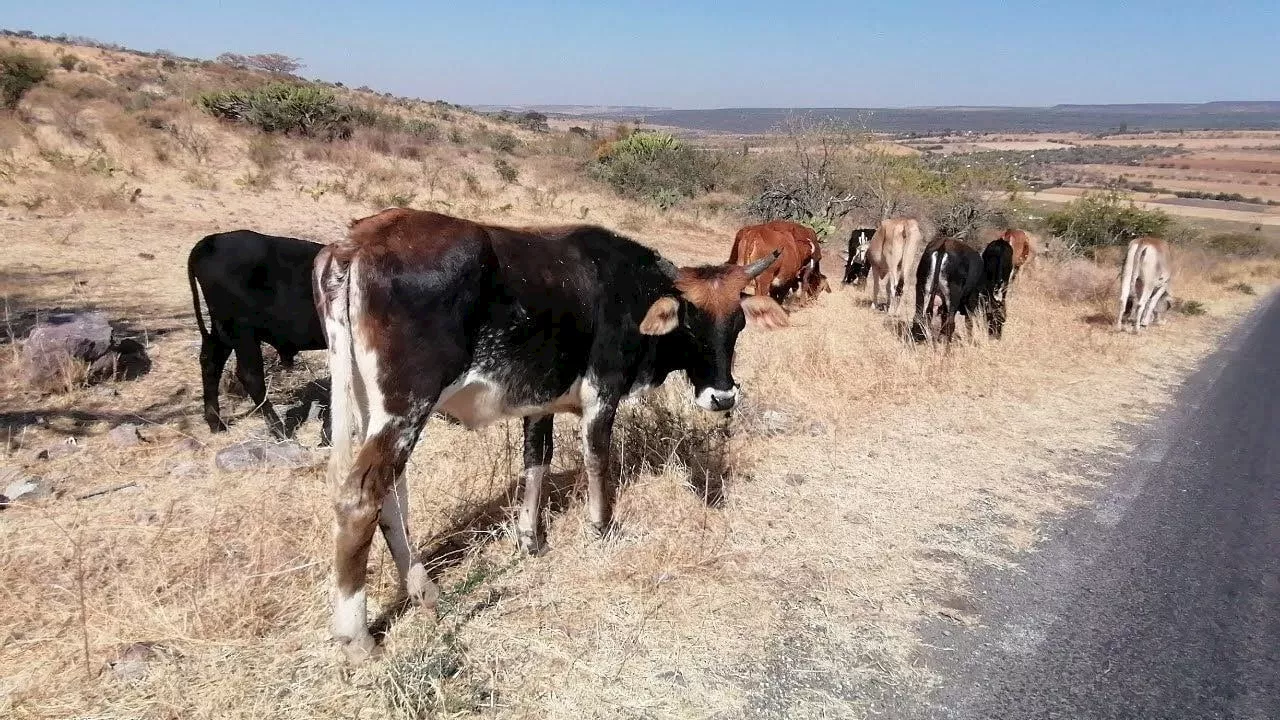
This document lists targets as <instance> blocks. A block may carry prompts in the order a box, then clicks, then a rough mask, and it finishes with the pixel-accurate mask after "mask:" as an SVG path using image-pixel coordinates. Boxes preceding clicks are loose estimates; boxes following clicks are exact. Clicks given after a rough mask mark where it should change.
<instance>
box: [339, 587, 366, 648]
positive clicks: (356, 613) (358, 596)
mask: <svg viewBox="0 0 1280 720" xmlns="http://www.w3.org/2000/svg"><path fill="white" fill-rule="evenodd" d="M367 604H368V595H367V594H366V592H365V589H364V588H360V589H359V590H357V591H355V592H354V593H352V594H351V595H345V596H344V595H343V594H342V591H340V590H339V591H337V592H336V593H335V594H334V600H333V636H334V637H335V638H338V639H339V640H345V641H353V640H360V639H361V638H363V637H365V636H366V635H368V634H369V631H368V629H367V628H366V627H365V618H366V614H367V611H366V608H365V606H366V605H367Z"/></svg>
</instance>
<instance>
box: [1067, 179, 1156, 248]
mask: <svg viewBox="0 0 1280 720" xmlns="http://www.w3.org/2000/svg"><path fill="white" fill-rule="evenodd" d="M1045 225H1046V226H1047V227H1048V229H1049V231H1050V232H1051V233H1053V234H1054V235H1057V236H1059V237H1061V238H1063V239H1066V240H1068V241H1072V242H1075V243H1078V244H1079V245H1080V246H1081V247H1086V248H1088V247H1096V246H1099V245H1123V244H1125V243H1128V242H1129V241H1130V240H1132V239H1134V238H1138V237H1143V236H1147V235H1163V234H1165V233H1166V232H1167V231H1169V230H1170V229H1172V227H1173V218H1171V217H1169V216H1168V215H1166V214H1164V213H1163V212H1160V211H1159V210H1143V209H1142V208H1140V207H1138V206H1137V205H1135V204H1134V203H1133V201H1132V200H1128V199H1126V198H1125V197H1124V196H1123V195H1121V194H1120V193H1117V192H1105V193H1096V194H1093V193H1091V194H1088V195H1085V196H1083V197H1081V198H1080V199H1078V200H1073V201H1072V202H1070V203H1068V204H1067V205H1066V206H1065V207H1063V208H1062V209H1061V210H1057V211H1055V212H1052V213H1049V215H1048V216H1046V217H1045Z"/></svg>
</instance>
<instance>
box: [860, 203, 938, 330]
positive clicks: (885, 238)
mask: <svg viewBox="0 0 1280 720" xmlns="http://www.w3.org/2000/svg"><path fill="white" fill-rule="evenodd" d="M923 238H924V235H923V233H921V232H920V223H919V222H917V221H916V220H914V219H912V218H890V219H888V220H882V221H881V222H880V226H879V227H878V228H876V232H875V235H873V236H872V238H871V245H870V246H868V248H867V262H868V264H869V265H870V266H871V271H870V274H869V276H868V277H869V280H870V284H871V306H872V307H877V306H878V305H879V300H880V282H881V280H883V281H884V283H885V295H886V297H887V301H886V303H885V309H886V310H888V312H889V313H890V314H893V312H894V310H895V309H896V307H897V306H896V305H895V304H894V301H895V300H899V301H900V300H901V298H902V289H903V283H904V282H905V280H906V276H907V268H909V267H910V265H911V262H912V261H913V260H914V259H915V254H916V250H917V249H918V248H919V247H920V242H921V240H922V239H923Z"/></svg>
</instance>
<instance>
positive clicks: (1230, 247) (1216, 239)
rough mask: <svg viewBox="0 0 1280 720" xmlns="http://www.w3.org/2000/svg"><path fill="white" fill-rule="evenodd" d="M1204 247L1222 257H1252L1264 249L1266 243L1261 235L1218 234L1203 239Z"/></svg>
mask: <svg viewBox="0 0 1280 720" xmlns="http://www.w3.org/2000/svg"><path fill="white" fill-rule="evenodd" d="M1204 245H1205V247H1206V248H1208V249H1210V250H1216V251H1217V252H1220V253H1222V254H1224V255H1234V256H1237V257H1252V256H1254V255H1260V254H1261V253H1262V252H1263V250H1265V249H1266V246H1267V242H1266V240H1265V239H1263V237H1262V236H1261V235H1252V234H1250V233H1219V234H1217V235H1210V236H1209V237H1207V238H1205V240H1204Z"/></svg>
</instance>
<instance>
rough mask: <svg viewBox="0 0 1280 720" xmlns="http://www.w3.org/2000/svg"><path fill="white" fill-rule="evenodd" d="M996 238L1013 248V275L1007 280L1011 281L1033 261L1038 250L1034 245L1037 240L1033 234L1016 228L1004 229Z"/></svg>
mask: <svg viewBox="0 0 1280 720" xmlns="http://www.w3.org/2000/svg"><path fill="white" fill-rule="evenodd" d="M997 239H998V240H1004V241H1005V242H1007V243H1009V246H1010V247H1012V248H1013V276H1012V277H1011V278H1010V279H1009V282H1013V281H1014V280H1015V279H1017V277H1018V274H1019V273H1021V272H1022V269H1023V268H1024V267H1027V268H1028V269H1029V267H1030V265H1031V263H1032V262H1034V261H1035V259H1036V253H1037V252H1038V251H1039V248H1037V247H1036V246H1037V244H1038V241H1037V239H1036V236H1035V235H1032V234H1031V233H1029V232H1027V231H1026V230H1019V229H1017V228H1009V229H1008V230H1005V231H1004V232H1002V233H1000V237H999V238H997Z"/></svg>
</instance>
